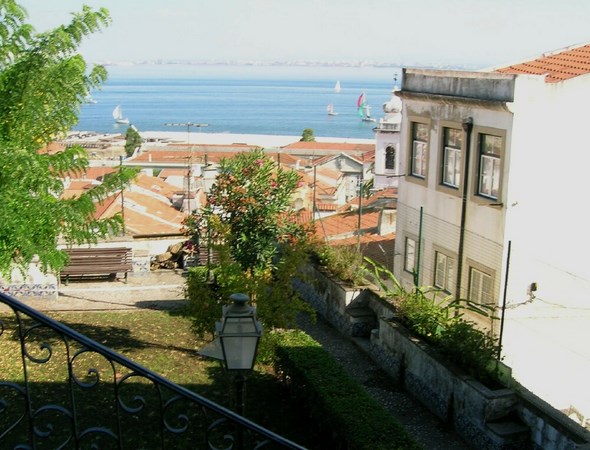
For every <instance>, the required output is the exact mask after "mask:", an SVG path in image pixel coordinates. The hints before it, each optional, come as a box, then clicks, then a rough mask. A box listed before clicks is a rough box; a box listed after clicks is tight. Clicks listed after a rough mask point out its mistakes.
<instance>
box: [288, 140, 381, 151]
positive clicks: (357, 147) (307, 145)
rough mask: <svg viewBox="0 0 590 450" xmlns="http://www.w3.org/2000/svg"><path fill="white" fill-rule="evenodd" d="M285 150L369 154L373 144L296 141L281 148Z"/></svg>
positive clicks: (373, 147)
mask: <svg viewBox="0 0 590 450" xmlns="http://www.w3.org/2000/svg"><path fill="white" fill-rule="evenodd" d="M283 148H284V149H286V150H295V149H298V150H332V151H335V152H347V151H349V152H351V151H352V152H355V151H356V152H369V151H372V150H375V144H360V143H348V142H316V141H313V142H303V141H297V142H294V143H292V144H289V145H285V146H284V147H283Z"/></svg>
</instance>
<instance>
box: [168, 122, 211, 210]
mask: <svg viewBox="0 0 590 450" xmlns="http://www.w3.org/2000/svg"><path fill="white" fill-rule="evenodd" d="M164 125H166V126H167V127H186V143H187V145H188V146H189V151H190V153H189V156H188V157H187V161H188V163H187V165H188V167H187V174H186V201H187V204H186V209H187V215H190V213H191V178H192V176H193V148H192V146H191V145H190V143H191V127H194V128H197V129H199V130H200V129H201V128H203V127H208V126H209V124H208V123H195V122H182V123H165V124H164ZM205 164H206V162H205Z"/></svg>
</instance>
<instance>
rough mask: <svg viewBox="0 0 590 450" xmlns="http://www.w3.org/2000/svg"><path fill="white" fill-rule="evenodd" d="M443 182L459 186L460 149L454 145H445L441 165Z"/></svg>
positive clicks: (447, 184) (455, 186) (451, 185)
mask: <svg viewBox="0 0 590 450" xmlns="http://www.w3.org/2000/svg"><path fill="white" fill-rule="evenodd" d="M442 181H443V184H444V185H445V186H450V187H453V188H459V186H460V184H461V150H460V149H458V148H455V147H445V149H444V165H443V180H442Z"/></svg>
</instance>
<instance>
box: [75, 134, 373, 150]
mask: <svg viewBox="0 0 590 450" xmlns="http://www.w3.org/2000/svg"><path fill="white" fill-rule="evenodd" d="M85 133H88V135H87V136H84V137H83V138H81V139H83V140H84V141H86V142H92V141H94V140H101V139H104V137H105V136H119V135H121V134H124V133H98V132H94V131H72V132H70V134H69V135H68V136H69V137H70V139H71V136H72V135H76V134H80V135H84V134H85ZM139 134H140V136H141V137H142V138H143V139H150V140H159V139H163V140H168V141H169V142H168V143H181V144H182V143H186V144H195V145H232V144H246V145H256V146H261V147H283V146H285V145H289V144H292V143H294V142H298V141H299V140H301V136H294V135H293V136H291V135H271V134H237V133H205V132H198V133H195V132H193V133H190V136H188V135H187V132H182V131H140V132H139ZM188 139H190V141H189V140H188ZM315 140H316V142H335V143H351V144H374V143H375V139H359V138H341V137H316V138H315Z"/></svg>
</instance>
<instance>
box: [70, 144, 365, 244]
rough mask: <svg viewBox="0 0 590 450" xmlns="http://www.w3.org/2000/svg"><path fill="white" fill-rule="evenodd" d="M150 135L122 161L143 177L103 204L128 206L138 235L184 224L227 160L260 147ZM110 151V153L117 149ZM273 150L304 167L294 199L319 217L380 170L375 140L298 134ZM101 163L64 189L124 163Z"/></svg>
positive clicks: (129, 227)
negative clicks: (309, 138)
mask: <svg viewBox="0 0 590 450" xmlns="http://www.w3.org/2000/svg"><path fill="white" fill-rule="evenodd" d="M202 136H203V135H201V137H202ZM150 141H151V142H147V143H144V145H143V146H142V148H141V150H140V151H138V152H136V153H135V154H134V155H133V156H131V157H129V158H124V159H122V160H120V161H118V163H119V164H123V165H124V166H127V167H135V168H137V169H138V170H140V175H139V176H138V177H137V179H136V180H135V181H134V182H133V183H132V185H131V186H130V187H129V188H127V189H126V190H125V191H124V192H123V193H122V194H121V193H120V192H119V193H114V194H113V196H111V197H110V198H109V199H108V200H107V201H105V202H104V204H103V205H101V206H99V208H98V214H99V215H100V216H101V217H108V216H110V215H113V214H115V213H117V212H124V219H125V223H126V226H125V229H126V232H127V233H128V234H131V235H133V234H141V235H144V234H149V233H150V230H152V233H153V234H163V233H175V232H179V231H180V229H181V228H182V220H183V219H184V217H186V214H187V212H188V211H189V210H194V209H199V208H200V207H201V206H203V204H204V201H205V196H206V193H207V192H208V190H209V189H210V187H211V185H212V184H213V182H214V181H215V177H216V174H217V166H218V164H219V162H220V160H221V159H222V158H229V157H231V156H233V155H234V154H236V153H238V152H244V151H250V150H252V149H254V148H257V146H256V145H250V144H245V143H237V144H225V143H223V144H198V145H190V146H189V145H187V144H186V143H182V142H177V141H173V142H168V143H166V142H165V141H166V140H165V139H157V138H156V137H155V136H152V135H150ZM82 145H83V144H82ZM105 152H106V153H105V154H108V153H109V149H105ZM266 152H267V154H268V155H269V157H271V158H273V159H274V160H275V161H277V164H280V165H281V166H282V167H283V168H290V169H292V170H296V171H298V173H299V175H300V176H301V180H302V183H301V187H300V189H299V190H298V192H297V193H296V194H295V196H294V198H293V207H294V208H295V209H296V210H301V211H304V210H308V211H313V209H314V208H315V211H316V218H319V217H325V216H329V215H332V214H335V213H336V212H339V211H346V210H347V209H349V208H350V206H349V202H351V201H352V202H353V203H356V201H354V199H356V198H357V197H358V194H359V183H360V180H367V179H370V178H371V177H372V174H371V168H372V162H373V160H374V145H372V144H368V143H347V142H344V143H339V142H294V143H291V144H288V145H285V146H283V147H280V148H277V147H269V148H268V149H266ZM107 163H108V161H107ZM97 164H101V162H100V161H97V162H94V166H93V167H91V168H89V169H88V171H87V172H86V173H84V174H77V175H76V176H71V177H69V178H68V179H67V180H64V185H65V186H66V190H65V193H64V195H68V196H72V195H76V194H77V193H80V192H82V191H83V190H84V188H85V186H86V187H87V186H90V185H93V184H97V183H100V180H101V177H103V176H104V175H105V174H106V173H109V172H112V171H115V170H117V164H116V162H115V161H113V162H111V163H110V164H105V161H104V160H103V161H102V164H105V165H100V166H97ZM310 217H313V216H310ZM343 223H344V222H343ZM355 230H356V228H355ZM349 231H350V230H349ZM355 232H356V231H355Z"/></svg>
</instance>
